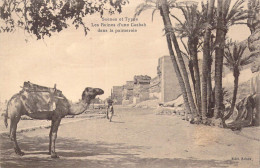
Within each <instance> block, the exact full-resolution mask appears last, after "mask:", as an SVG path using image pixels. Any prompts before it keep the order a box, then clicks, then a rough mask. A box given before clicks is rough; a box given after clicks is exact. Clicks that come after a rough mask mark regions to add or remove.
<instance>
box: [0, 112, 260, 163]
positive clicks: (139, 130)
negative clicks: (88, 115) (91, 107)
mask: <svg viewBox="0 0 260 168" xmlns="http://www.w3.org/2000/svg"><path fill="white" fill-rule="evenodd" d="M256 130H259V129H258V128H256ZM248 132H249V133H248V134H247V136H241V135H240V133H239V132H232V131H231V130H226V129H221V128H213V127H208V126H203V125H191V124H189V123H188V122H186V121H183V120H181V117H179V116H166V115H155V114H154V110H153V109H139V108H129V107H127V108H123V107H115V116H114V118H113V122H109V121H108V120H106V119H92V120H81V121H78V122H73V123H68V124H64V125H61V127H60V129H59V132H58V139H57V152H58V153H59V155H60V159H51V158H50V156H48V155H47V150H48V133H49V130H48V129H40V130H36V131H32V132H24V133H19V134H18V139H19V144H21V145H20V146H21V148H22V150H24V152H25V153H26V155H25V156H23V157H20V156H16V155H15V154H14V152H13V149H12V146H11V145H12V144H11V143H10V141H9V139H8V138H7V137H6V136H3V135H2V136H1V137H0V138H1V139H0V140H1V145H0V149H1V156H0V159H1V167H28V166H29V167H63V168H64V167H129V168H132V167H140V168H142V167H145V168H146V167H147V168H148V167H149V168H150V167H158V168H161V167H163V168H164V167H191V168H199V167H216V168H220V167H241V168H257V167H259V165H260V164H259V163H260V161H259V156H260V154H259V151H260V142H259V141H258V140H254V139H252V138H248V136H249V137H254V135H250V131H248ZM251 133H254V132H251Z"/></svg>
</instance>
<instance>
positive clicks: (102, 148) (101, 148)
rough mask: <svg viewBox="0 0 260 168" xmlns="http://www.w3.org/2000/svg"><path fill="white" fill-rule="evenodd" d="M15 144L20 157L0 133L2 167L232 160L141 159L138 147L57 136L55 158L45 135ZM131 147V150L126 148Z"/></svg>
mask: <svg viewBox="0 0 260 168" xmlns="http://www.w3.org/2000/svg"><path fill="white" fill-rule="evenodd" d="M19 137H21V138H19V142H20V143H19V144H20V147H21V149H22V150H23V151H24V152H25V155H24V156H22V157H21V156H17V155H15V154H14V150H13V148H12V143H11V142H10V140H9V138H8V137H6V136H0V150H1V155H0V165H1V167H2V168H7V167H8V168H12V167H24V168H27V167H37V168H39V167H54V168H67V167H68V168H71V167H72V168H73V167H75V168H76V167H77V168H81V167H88V168H132V167H138V168H162V167H163V168H167V167H171V168H175V167H176V168H179V167H183V168H186V167H190V168H198V167H200V168H204V167H216V168H222V167H223V168H224V167H228V166H230V165H231V164H232V165H233V166H236V162H233V161H217V160H196V159H192V158H190V159H189V158H188V159H180V158H174V159H167V158H162V159H159V158H143V157H140V152H139V154H137V153H138V152H137V153H135V152H133V151H140V150H141V149H144V147H142V146H129V145H127V144H105V143H102V142H98V143H97V144H91V143H88V142H87V141H81V140H78V139H73V138H58V140H57V145H56V149H57V152H58V154H59V156H60V158H59V159H51V158H50V155H48V143H49V141H48V138H47V137H34V138H30V137H26V136H24V135H19ZM130 149H131V150H130Z"/></svg>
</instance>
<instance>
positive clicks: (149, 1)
mask: <svg viewBox="0 0 260 168" xmlns="http://www.w3.org/2000/svg"><path fill="white" fill-rule="evenodd" d="M174 2H175V0H172V1H169V2H168V6H171V5H172V4H173V3H174ZM147 9H153V12H152V19H153V15H154V13H155V11H156V10H159V11H160V13H161V16H162V19H163V23H164V26H165V31H166V41H167V44H168V49H169V53H170V57H171V60H172V63H173V67H174V70H175V73H176V76H177V78H178V81H179V85H180V88H181V91H182V96H183V99H184V106H185V111H186V114H187V113H188V114H190V113H191V108H190V104H189V99H188V94H187V91H186V86H185V83H184V80H183V77H182V74H181V72H180V69H179V65H178V63H177V60H176V57H175V54H174V51H173V48H172V43H171V36H170V33H169V32H168V30H169V29H167V27H168V25H167V22H166V19H165V17H164V14H163V12H162V7H161V6H160V4H159V0H146V2H144V3H142V4H140V5H138V6H137V7H136V11H135V16H138V15H140V14H141V13H142V12H143V11H144V10H147Z"/></svg>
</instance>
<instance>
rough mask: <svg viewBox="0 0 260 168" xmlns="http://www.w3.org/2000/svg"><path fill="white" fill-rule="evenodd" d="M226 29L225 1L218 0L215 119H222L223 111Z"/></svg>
mask: <svg viewBox="0 0 260 168" xmlns="http://www.w3.org/2000/svg"><path fill="white" fill-rule="evenodd" d="M224 29H225V27H224V18H223V0H218V18H217V32H216V49H215V53H216V54H215V109H214V118H215V119H217V118H219V117H220V114H222V110H223V93H222V91H223V90H222V70H223V57H224V45H225V34H226V33H225V30H224Z"/></svg>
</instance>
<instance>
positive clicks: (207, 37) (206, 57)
mask: <svg viewBox="0 0 260 168" xmlns="http://www.w3.org/2000/svg"><path fill="white" fill-rule="evenodd" d="M214 4H215V0H210V1H209V3H208V5H207V26H206V29H205V33H204V43H203V62H202V80H201V84H202V99H201V114H202V119H203V120H204V121H205V120H206V118H207V117H206V114H207V111H208V110H207V109H208V105H207V104H208V103H207V97H208V96H207V95H208V94H210V93H207V91H208V86H207V83H208V77H209V67H208V66H209V62H210V58H211V45H210V44H211V29H212V21H213V12H214ZM210 80H211V79H210Z"/></svg>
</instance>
